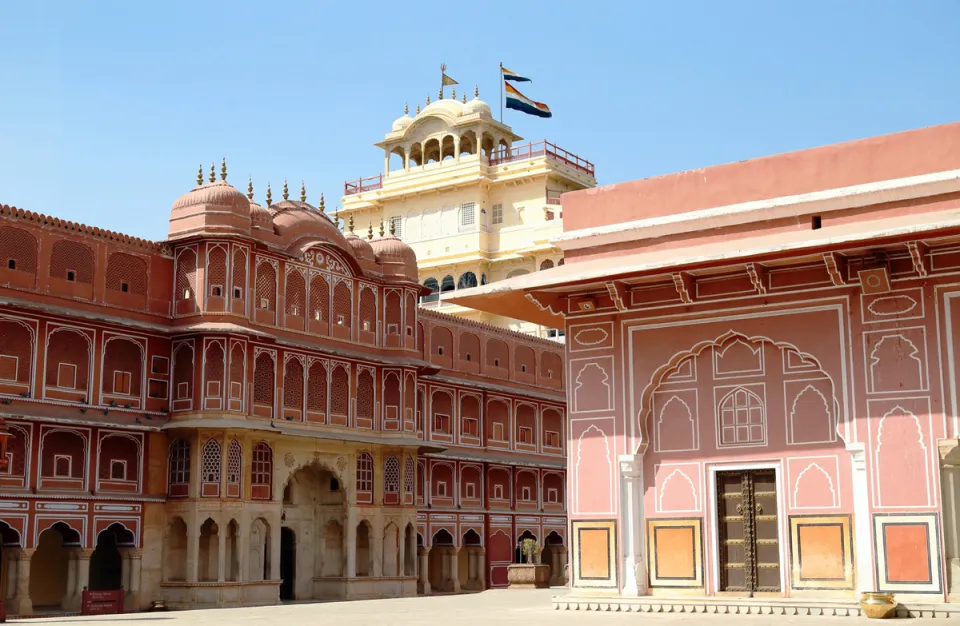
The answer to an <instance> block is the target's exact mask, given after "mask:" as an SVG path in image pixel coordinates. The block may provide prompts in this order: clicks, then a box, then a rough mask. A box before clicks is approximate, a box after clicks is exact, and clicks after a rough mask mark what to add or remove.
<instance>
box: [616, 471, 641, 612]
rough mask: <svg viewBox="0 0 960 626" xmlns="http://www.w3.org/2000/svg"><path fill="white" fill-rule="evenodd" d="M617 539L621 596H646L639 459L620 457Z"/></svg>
mask: <svg viewBox="0 0 960 626" xmlns="http://www.w3.org/2000/svg"><path fill="white" fill-rule="evenodd" d="M620 484H621V496H620V524H621V529H620V536H621V537H623V553H622V554H623V592H622V593H623V595H625V596H638V595H646V593H647V573H646V571H647V569H646V567H645V564H644V562H645V560H646V558H645V554H644V552H645V550H644V532H643V521H644V517H643V456H642V455H633V454H625V455H621V456H620Z"/></svg>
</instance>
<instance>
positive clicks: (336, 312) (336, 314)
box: [331, 281, 353, 326]
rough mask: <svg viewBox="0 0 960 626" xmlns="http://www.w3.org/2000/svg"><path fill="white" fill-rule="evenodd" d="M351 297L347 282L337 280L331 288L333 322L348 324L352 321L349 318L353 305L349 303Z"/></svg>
mask: <svg viewBox="0 0 960 626" xmlns="http://www.w3.org/2000/svg"><path fill="white" fill-rule="evenodd" d="M352 299H353V295H352V294H351V292H350V288H349V287H347V284H346V283H345V282H343V281H340V282H338V283H337V286H336V287H334V288H333V320H331V321H333V323H334V324H339V325H341V326H350V324H352V323H353V320H352V319H351V315H352V313H351V312H352V311H353V307H352V306H351V304H350V303H351V300H352Z"/></svg>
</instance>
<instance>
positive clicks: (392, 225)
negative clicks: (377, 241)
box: [390, 220, 397, 236]
mask: <svg viewBox="0 0 960 626" xmlns="http://www.w3.org/2000/svg"><path fill="white" fill-rule="evenodd" d="M396 234H397V225H396V223H395V222H394V221H393V220H390V235H391V236H396Z"/></svg>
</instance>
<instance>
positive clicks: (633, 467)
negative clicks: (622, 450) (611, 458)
mask: <svg viewBox="0 0 960 626" xmlns="http://www.w3.org/2000/svg"><path fill="white" fill-rule="evenodd" d="M617 460H618V461H619V462H620V473H621V474H622V475H623V477H624V478H627V479H633V480H636V479H638V478H640V476H641V475H642V474H643V456H641V455H639V454H621V455H620V456H619V457H617Z"/></svg>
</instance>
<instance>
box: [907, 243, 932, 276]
mask: <svg viewBox="0 0 960 626" xmlns="http://www.w3.org/2000/svg"><path fill="white" fill-rule="evenodd" d="M907 250H909V251H910V260H911V261H913V271H914V272H916V273H917V276H919V277H920V278H924V277H926V276H927V274H929V273H930V256H929V255H928V254H927V244H925V243H923V242H921V241H908V242H907Z"/></svg>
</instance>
